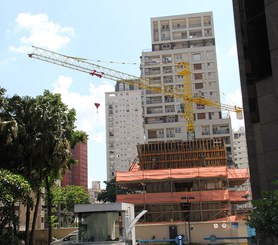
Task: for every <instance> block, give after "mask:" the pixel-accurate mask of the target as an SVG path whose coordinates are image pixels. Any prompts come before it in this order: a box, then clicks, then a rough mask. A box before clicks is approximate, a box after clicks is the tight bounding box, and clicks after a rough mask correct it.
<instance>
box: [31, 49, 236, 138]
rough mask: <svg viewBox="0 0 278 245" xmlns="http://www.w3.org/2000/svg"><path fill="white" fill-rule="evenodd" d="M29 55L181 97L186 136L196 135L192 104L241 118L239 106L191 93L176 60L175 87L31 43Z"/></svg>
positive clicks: (187, 74)
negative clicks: (180, 82)
mask: <svg viewBox="0 0 278 245" xmlns="http://www.w3.org/2000/svg"><path fill="white" fill-rule="evenodd" d="M28 56H29V57H30V58H35V59H38V60H42V61H45V62H49V63H52V64H56V65H59V66H63V67H67V68H70V69H74V70H77V71H81V72H84V73H87V74H90V75H92V76H97V77H99V78H102V77H103V78H107V79H110V80H114V81H117V82H121V83H127V84H130V85H133V86H137V87H138V88H141V89H146V90H150V91H153V92H156V93H161V94H165V95H170V96H173V97H175V98H179V99H181V100H182V101H183V103H184V109H183V110H182V113H183V115H184V117H185V120H186V131H187V134H188V138H189V139H194V138H195V127H194V111H193V103H196V104H200V105H206V106H211V107H214V108H218V109H221V110H226V111H231V112H236V113H237V118H239V119H240V118H242V108H241V107H238V106H231V105H225V104H222V103H217V102H214V101H212V100H209V99H206V98H203V97H196V96H193V93H192V83H191V78H190V76H191V72H190V67H189V63H188V62H179V63H177V65H178V67H179V68H180V71H179V72H178V73H179V75H181V76H183V88H182V89H178V88H173V87H169V86H162V85H161V84H160V83H154V82H153V81H151V80H149V79H146V78H143V77H137V76H133V75H130V74H127V73H123V72H120V71H117V70H113V69H110V68H107V67H104V66H100V65H96V64H93V63H91V62H88V61H87V60H86V59H83V58H78V57H73V56H68V55H64V54H60V53H56V52H53V51H50V50H47V49H43V48H39V47H35V46H33V52H32V53H30V54H28Z"/></svg>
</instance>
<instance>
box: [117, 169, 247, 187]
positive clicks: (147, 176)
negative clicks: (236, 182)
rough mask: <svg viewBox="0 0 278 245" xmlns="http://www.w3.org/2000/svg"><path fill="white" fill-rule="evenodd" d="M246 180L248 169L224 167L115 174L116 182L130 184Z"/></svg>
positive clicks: (136, 171)
mask: <svg viewBox="0 0 278 245" xmlns="http://www.w3.org/2000/svg"><path fill="white" fill-rule="evenodd" d="M219 177H223V178H224V177H227V178H228V179H248V178H249V173H248V169H227V168H226V167H225V166H217V167H202V168H175V169H157V170H143V171H141V170H138V169H136V170H135V169H134V170H133V171H118V172H116V182H118V183H131V182H138V181H147V180H149V181H151V180H166V179H196V178H219Z"/></svg>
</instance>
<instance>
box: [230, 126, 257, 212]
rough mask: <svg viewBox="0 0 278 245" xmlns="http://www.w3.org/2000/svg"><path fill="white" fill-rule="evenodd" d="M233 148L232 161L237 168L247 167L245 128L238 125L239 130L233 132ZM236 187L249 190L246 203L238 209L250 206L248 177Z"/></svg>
mask: <svg viewBox="0 0 278 245" xmlns="http://www.w3.org/2000/svg"><path fill="white" fill-rule="evenodd" d="M233 148H234V158H233V160H234V163H235V166H236V167H237V168H247V169H249V161H248V154H247V143H246V136H245V128H244V127H240V129H239V130H237V131H234V132H233ZM238 189H240V190H246V191H249V195H248V196H246V198H247V199H248V200H249V202H248V203H247V204H244V205H240V206H239V209H246V208H252V203H251V199H252V191H251V183H250V179H248V180H247V181H246V182H245V183H244V184H243V185H242V186H240V187H239V188H238Z"/></svg>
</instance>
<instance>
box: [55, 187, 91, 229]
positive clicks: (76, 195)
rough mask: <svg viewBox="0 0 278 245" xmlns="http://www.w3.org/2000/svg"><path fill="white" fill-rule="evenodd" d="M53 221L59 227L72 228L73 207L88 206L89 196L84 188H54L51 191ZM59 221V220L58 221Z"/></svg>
mask: <svg viewBox="0 0 278 245" xmlns="http://www.w3.org/2000/svg"><path fill="white" fill-rule="evenodd" d="M51 192H52V195H53V202H52V203H53V206H55V211H56V213H55V220H57V224H58V225H59V226H63V227H68V226H72V225H73V222H74V205H75V204H89V203H90V202H89V194H88V192H87V191H86V190H85V188H84V186H65V187H61V186H56V187H55V188H53V189H52V190H51ZM59 219H60V220H59Z"/></svg>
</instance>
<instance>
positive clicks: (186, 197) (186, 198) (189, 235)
mask: <svg viewBox="0 0 278 245" xmlns="http://www.w3.org/2000/svg"><path fill="white" fill-rule="evenodd" d="M181 199H182V200H186V204H187V205H188V203H190V202H189V200H193V199H195V197H193V196H184V197H181ZM184 226H185V233H187V232H186V216H184ZM190 231H191V227H190V208H189V209H188V244H191V233H190ZM185 235H186V234H185Z"/></svg>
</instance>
